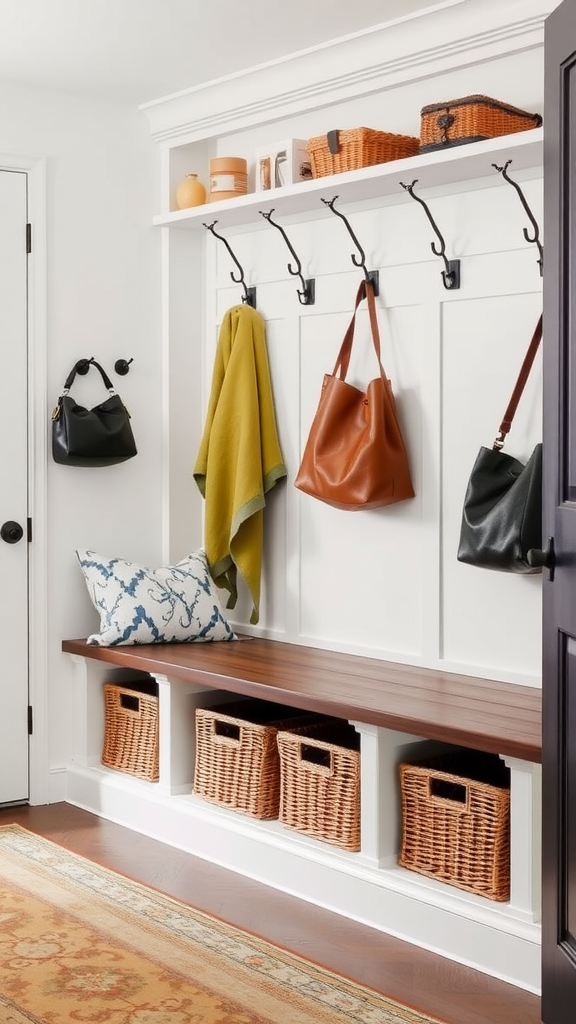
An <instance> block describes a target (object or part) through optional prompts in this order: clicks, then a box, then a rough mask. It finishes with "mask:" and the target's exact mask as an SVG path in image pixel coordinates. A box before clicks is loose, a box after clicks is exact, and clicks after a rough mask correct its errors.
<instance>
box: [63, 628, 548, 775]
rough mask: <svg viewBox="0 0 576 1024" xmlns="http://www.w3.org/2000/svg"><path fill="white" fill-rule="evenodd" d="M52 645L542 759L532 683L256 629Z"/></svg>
mask: <svg viewBox="0 0 576 1024" xmlns="http://www.w3.org/2000/svg"><path fill="white" fill-rule="evenodd" d="M62 650H63V651H65V652H66V653H68V654H75V655H79V656H81V657H83V658H91V659H94V660H96V661H101V662H105V663H108V664H110V665H115V666H118V667H121V668H125V669H133V670H137V671H141V672H148V673H151V674H152V675H165V676H168V677H170V678H172V679H184V680H188V681H191V682H195V683H198V684H200V685H201V686H206V687H207V688H210V689H218V690H226V691H229V692H230V693H235V694H242V695H244V696H249V697H260V698H262V699H265V700H270V701H275V702H277V703H280V704H290V705H292V706H293V707H297V708H302V709H305V710H309V711H318V712H321V713H323V714H328V715H336V716H338V717H339V718H345V719H349V720H352V721H357V722H364V723H367V724H371V725H377V726H383V727H385V728H387V729H393V730H396V731H399V732H407V733H411V734H413V735H415V736H422V737H424V738H427V739H433V740H441V741H444V742H448V743H454V744H458V745H462V746H466V747H471V748H474V749H477V750H485V751H489V752H491V753H496V754H500V755H502V756H508V757H517V758H520V759H521V760H524V761H531V762H535V763H540V762H541V759H542V738H541V726H542V722H541V718H542V699H541V698H542V694H541V691H540V689H539V688H537V687H530V686H520V685H517V684H516V683H506V682H496V681H494V680H490V679H481V678H476V677H475V676H464V675H458V674H456V673H450V672H443V671H440V670H436V669H426V668H416V667H414V666H410V665H402V664H398V663H396V662H389V661H381V660H379V659H377V658H367V657H362V656H359V655H354V654H341V653H339V652H334V651H325V650H320V649H318V648H314V647H304V646H300V645H298V644H291V643H284V642H283V641H277V640H265V639H261V638H259V637H245V638H242V640H240V641H239V642H237V643H235V642H232V643H207V644H150V645H146V646H144V645H141V646H130V647H96V646H92V645H89V644H87V643H86V641H85V640H64V641H63V642H62Z"/></svg>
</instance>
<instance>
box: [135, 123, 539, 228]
mask: <svg viewBox="0 0 576 1024" xmlns="http://www.w3.org/2000/svg"><path fill="white" fill-rule="evenodd" d="M542 159H543V129H542V128H534V129H532V130H531V131H527V132H518V133H517V134H515V135H506V136H500V137H499V138H497V139H487V140H486V141H485V142H474V143H470V144H468V145H464V146H457V147H455V148H454V149H450V150H441V151H437V152H433V153H424V154H422V155H420V156H414V157H409V158H407V159H406V160H394V161H392V162H391V163H386V164H376V165H374V166H372V167H363V168H361V169H360V170H358V171H348V172H346V173H344V174H333V175H330V176H327V177H324V178H315V179H314V180H313V181H307V182H301V183H299V184H297V185H290V186H288V187H286V188H282V189H274V190H272V191H270V192H251V193H250V194H249V195H246V196H242V197H241V198H240V199H228V200H223V201H221V202H219V203H204V205H202V206H196V207H193V208H191V209H189V210H176V211H174V212H172V213H168V214H160V215H158V216H156V217H154V219H153V223H154V225H156V226H160V227H179V228H185V229H187V230H191V231H197V230H199V229H200V228H202V227H203V225H204V223H206V222H208V223H212V222H213V221H215V220H217V221H218V223H219V225H221V226H224V227H241V226H247V225H250V224H255V223H261V221H262V218H261V217H260V215H259V210H260V209H261V208H262V207H264V208H266V209H267V210H269V209H270V208H271V207H274V208H280V209H281V211H282V214H283V216H300V217H302V216H303V215H310V214H314V215H318V216H321V215H322V214H323V213H324V212H325V210H324V207H323V206H322V203H321V202H320V200H321V198H327V199H333V198H334V196H335V195H337V196H338V198H339V200H340V205H342V204H347V203H355V202H361V201H364V200H373V199H380V200H381V199H384V198H387V197H394V199H396V200H397V201H398V202H404V201H405V202H408V201H409V197H408V195H407V193H406V192H405V191H404V190H403V189H402V187H401V185H400V182H401V181H405V182H406V183H407V184H408V183H411V182H413V181H414V180H416V179H417V180H418V182H419V189H418V191H419V192H420V193H421V192H425V191H426V190H428V189H431V188H437V187H439V186H449V187H450V188H454V186H456V185H457V184H460V185H462V184H463V183H470V187H478V186H477V183H478V179H484V183H485V185H486V186H487V187H488V186H493V185H498V184H499V182H500V181H501V179H500V177H499V175H498V173H497V171H496V170H495V169H494V168H493V167H492V164H493V163H495V164H498V166H503V165H504V164H505V163H506V161H507V160H511V161H512V166H511V172H512V174H513V175H515V174H516V173H517V172H518V171H525V170H526V169H528V168H540V167H541V166H542ZM472 183H474V186H473V185H472Z"/></svg>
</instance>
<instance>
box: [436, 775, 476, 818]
mask: <svg viewBox="0 0 576 1024" xmlns="http://www.w3.org/2000/svg"><path fill="white" fill-rule="evenodd" d="M428 792H429V795H430V797H431V798H433V799H435V800H437V801H441V802H443V803H449V804H452V805H453V809H454V810H455V811H458V812H459V813H464V812H465V811H467V810H468V809H469V788H468V786H467V785H466V784H465V783H463V782H454V781H449V780H448V779H442V778H435V777H434V776H433V775H431V776H430V778H429V779H428Z"/></svg>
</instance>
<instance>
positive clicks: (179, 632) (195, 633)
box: [76, 549, 237, 647]
mask: <svg viewBox="0 0 576 1024" xmlns="http://www.w3.org/2000/svg"><path fill="white" fill-rule="evenodd" d="M76 555H77V557H78V561H79V563H80V568H81V569H82V572H83V574H84V579H85V581H86V586H87V587H88V593H89V594H90V597H91V599H92V603H93V605H94V607H95V609H96V611H97V612H99V613H100V632H99V633H93V634H92V636H89V637H88V641H87V642H88V643H89V644H94V645H96V646H100V647H114V646H116V645H121V644H167V643H192V642H206V641H209V640H236V639H237V637H236V635H235V633H234V632H233V630H232V629H231V627H230V625H229V624H228V622H227V621H226V619H225V617H224V615H223V613H222V608H221V606H220V601H219V598H218V593H217V588H216V586H215V584H214V581H213V580H212V577H211V576H210V572H209V569H208V561H207V559H206V554H205V552H204V551H203V550H202V549H200V550H199V551H195V552H194V553H193V554H191V555H188V556H187V557H186V558H183V559H182V561H181V562H178V563H177V564H176V565H166V566H162V567H161V568H159V569H148V568H146V566H143V565H138V564H136V563H134V562H127V561H126V560H125V559H123V558H108V557H105V556H104V555H99V554H96V552H94V551H87V550H84V549H81V550H77V551H76Z"/></svg>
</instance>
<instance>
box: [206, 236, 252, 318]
mask: <svg viewBox="0 0 576 1024" xmlns="http://www.w3.org/2000/svg"><path fill="white" fill-rule="evenodd" d="M217 223H218V221H217V220H215V221H213V222H212V224H204V227H205V228H207V229H208V231H211V232H212V234H213V235H214V236H215V238H219V239H220V241H221V242H224V245H225V246H226V248H227V249H228V252H229V253H230V256H231V257H232V259H233V260H234V263H235V264H236V266H237V267H238V270H239V272H240V276H239V277H235V275H234V271H233V270H231V271H230V277H231V278H232V280H233V281H234V283H235V284H241V285H242V287H243V289H244V295H243V296H242V302H245V303H246V305H247V306H252V308H253V309H256V289H255V288H247V287H246V282H245V280H244V271H243V269H242V267H241V265H240V263H239V262H238V260H237V258H236V256H235V255H234V253H233V252H232V249H231V247H230V243H229V242H228V239H227V238H224V235H219V234H218V232H217V231H215V230H214V225H215V224H217Z"/></svg>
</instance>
